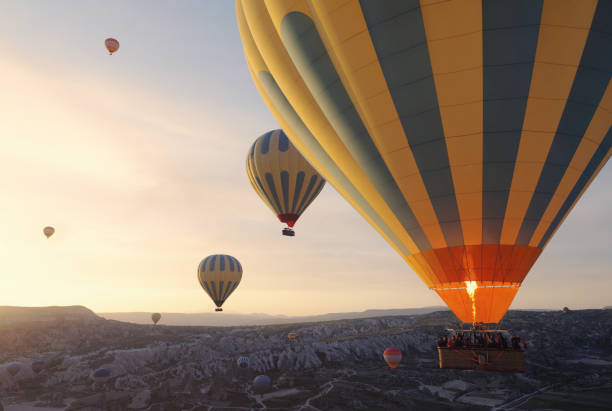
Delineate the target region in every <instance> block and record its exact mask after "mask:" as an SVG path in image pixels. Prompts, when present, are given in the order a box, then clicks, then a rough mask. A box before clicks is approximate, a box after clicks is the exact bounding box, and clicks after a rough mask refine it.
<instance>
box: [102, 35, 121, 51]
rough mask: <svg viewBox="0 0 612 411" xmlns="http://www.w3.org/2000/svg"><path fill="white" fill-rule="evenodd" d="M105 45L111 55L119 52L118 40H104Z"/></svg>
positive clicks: (110, 38)
mask: <svg viewBox="0 0 612 411" xmlns="http://www.w3.org/2000/svg"><path fill="white" fill-rule="evenodd" d="M104 45H105V46H106V49H107V50H108V52H109V53H110V54H113V53H114V52H116V51H117V50H119V41H117V40H116V39H114V38H112V37H109V38H107V39H106V40H104Z"/></svg>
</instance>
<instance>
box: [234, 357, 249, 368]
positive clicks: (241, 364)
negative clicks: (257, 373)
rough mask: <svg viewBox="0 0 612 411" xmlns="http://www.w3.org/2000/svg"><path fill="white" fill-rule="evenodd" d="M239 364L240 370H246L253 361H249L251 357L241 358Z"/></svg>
mask: <svg viewBox="0 0 612 411" xmlns="http://www.w3.org/2000/svg"><path fill="white" fill-rule="evenodd" d="M237 363H238V368H241V369H243V370H246V369H247V368H249V365H250V364H251V360H250V359H249V357H240V358H238V361H237Z"/></svg>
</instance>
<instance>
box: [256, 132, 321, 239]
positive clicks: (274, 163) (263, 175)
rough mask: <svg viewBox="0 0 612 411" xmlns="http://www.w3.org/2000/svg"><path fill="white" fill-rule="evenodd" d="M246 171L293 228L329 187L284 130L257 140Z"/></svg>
mask: <svg viewBox="0 0 612 411" xmlns="http://www.w3.org/2000/svg"><path fill="white" fill-rule="evenodd" d="M246 171H247V177H248V178H249V181H250V182H251V185H252V186H253V189H254V190H255V192H256V193H257V194H258V195H259V197H260V198H261V199H262V200H263V201H264V203H266V205H267V206H268V207H269V208H270V209H271V210H272V211H273V212H274V214H275V215H276V216H277V217H278V219H279V220H280V221H281V222H283V223H286V224H287V225H288V226H289V227H293V225H294V224H295V222H296V221H297V219H298V218H299V217H300V215H302V213H303V212H304V210H305V209H306V207H308V205H309V204H310V203H311V202H312V201H313V200H314V198H315V197H316V196H317V195H319V193H320V192H321V190H322V189H323V186H324V185H325V180H324V179H323V177H321V176H320V175H319V173H317V171H316V170H315V169H314V168H313V167H312V166H311V165H310V164H309V163H308V161H307V160H306V159H305V158H304V157H303V156H302V155H301V154H300V152H299V151H298V150H297V149H296V148H295V147H294V146H293V145H292V144H291V142H290V141H289V139H288V138H287V135H286V134H285V133H284V132H283V131H282V130H272V131H269V132H267V133H266V134H264V135H262V136H260V137H259V138H258V139H257V140H255V142H254V143H253V146H252V147H251V149H250V150H249V154H248V155H247V161H246Z"/></svg>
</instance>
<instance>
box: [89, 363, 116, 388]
mask: <svg viewBox="0 0 612 411" xmlns="http://www.w3.org/2000/svg"><path fill="white" fill-rule="evenodd" d="M111 376H112V373H111V371H110V370H109V369H108V368H98V369H97V370H96V371H94V372H93V374H91V378H92V379H93V380H94V381H95V383H96V385H97V386H98V387H99V388H100V387H102V386H103V385H104V384H105V383H106V382H107V381H108V380H110V378H111Z"/></svg>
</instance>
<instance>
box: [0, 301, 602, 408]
mask: <svg viewBox="0 0 612 411" xmlns="http://www.w3.org/2000/svg"><path fill="white" fill-rule="evenodd" d="M428 309H433V308H427V309H423V310H428ZM373 312H376V311H364V312H363V313H343V314H333V315H340V316H342V315H347V314H349V315H362V316H369V315H370V314H372V313H373ZM382 312H385V313H386V312H387V311H386V310H383V311H382ZM391 312H392V313H395V314H397V310H391ZM140 315H143V316H144V315H145V314H144V313H143V314H140ZM193 315H194V316H196V317H197V316H198V314H193ZM211 315H215V314H211ZM223 315H225V313H223V314H219V315H218V316H223ZM7 317H12V319H13V320H18V321H16V322H15V321H13V322H10V321H9V320H7ZM247 317H248V316H247ZM308 318H309V319H310V322H299V323H298V322H294V323H282V324H281V323H278V324H273V325H255V326H228V327H211V326H169V325H165V324H162V323H160V324H159V325H156V326H153V325H150V324H146V325H145V324H133V323H127V322H121V321H116V320H110V319H104V318H101V317H100V316H98V315H96V314H94V313H93V312H92V311H91V310H89V309H87V308H85V307H80V306H76V307H47V308H21V307H0V319H2V322H1V323H0V402H2V403H3V405H4V410H5V411H24V410H31V409H36V410H39V411H56V410H57V411H59V410H70V411H86V410H88V411H91V410H94V409H95V410H97V409H100V402H101V401H104V402H105V403H106V406H105V408H104V409H107V410H109V411H120V410H128V409H134V410H152V411H162V410H184V409H188V410H194V411H203V410H212V409H228V408H233V409H262V408H270V409H301V410H304V411H315V410H317V409H319V410H343V409H362V410H370V409H395V410H405V409H418V410H455V409H465V410H490V409H563V410H564V409H570V410H609V409H610V407H609V404H611V403H612V310H603V309H599V310H568V311H562V310H553V311H550V310H549V311H535V310H511V311H509V312H508V313H507V314H506V316H505V317H504V319H503V321H502V322H501V324H500V326H502V327H504V328H506V329H511V330H512V332H513V333H516V334H518V335H520V336H521V337H523V338H524V339H526V340H527V341H529V350H528V351H527V355H526V372H525V373H524V374H515V373H496V372H481V371H459V370H440V369H439V368H438V358H437V352H436V348H435V342H436V338H437V337H438V336H439V335H440V334H442V333H444V330H445V329H446V328H447V327H449V326H454V325H456V324H457V323H456V321H457V320H456V318H455V317H454V315H453V314H452V312H450V311H448V310H442V311H435V312H429V313H426V314H414V315H386V314H385V315H383V316H378V317H368V318H355V319H341V320H333V321H319V322H316V321H311V319H312V317H308ZM268 319H269V318H268ZM285 320H287V321H288V320H289V319H288V318H285ZM289 332H292V333H295V335H296V339H295V341H293V342H290V341H289V340H288V338H287V334H288V333H289ZM387 347H396V348H398V349H400V350H401V351H402V354H403V357H402V360H401V363H400V365H399V367H398V368H397V369H396V370H393V371H392V370H390V369H389V367H388V366H387V364H385V362H384V361H383V358H382V352H383V350H384V349H385V348H387ZM240 357H247V358H248V359H249V361H250V367H249V369H247V370H241V369H239V368H238V367H237V364H236V362H237V359H238V358H240ZM35 360H43V361H45V369H44V370H43V371H42V372H41V373H40V374H38V375H36V374H34V373H33V371H32V369H31V368H30V367H29V366H28V365H29V364H31V362H32V361H35ZM15 361H16V362H19V363H20V364H23V366H22V368H21V369H20V371H19V372H18V373H17V374H16V375H14V376H11V375H10V374H9V373H8V371H7V369H8V367H9V364H10V363H11V362H15ZM99 367H104V368H106V369H108V370H111V371H112V377H111V379H110V380H109V381H108V382H107V383H106V384H105V386H104V387H103V389H102V392H101V391H100V389H98V388H96V387H95V386H94V384H93V382H92V380H91V374H92V372H93V371H94V370H95V369H97V368H99ZM258 374H265V375H267V376H269V377H270V379H271V381H272V387H271V389H270V391H269V392H267V393H265V394H264V395H263V396H259V395H256V394H255V393H254V391H253V385H252V381H253V378H254V377H255V376H256V375H258ZM34 407H35V408H34Z"/></svg>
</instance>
